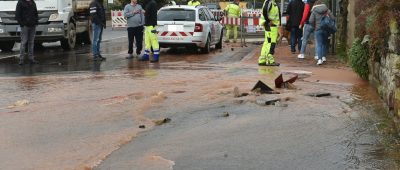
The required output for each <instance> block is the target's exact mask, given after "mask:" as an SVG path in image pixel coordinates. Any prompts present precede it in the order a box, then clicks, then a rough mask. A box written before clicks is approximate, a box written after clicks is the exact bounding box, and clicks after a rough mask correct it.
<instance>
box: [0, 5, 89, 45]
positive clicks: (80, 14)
mask: <svg viewBox="0 0 400 170" xmlns="http://www.w3.org/2000/svg"><path fill="white" fill-rule="evenodd" d="M17 2H18V0H0V49H1V50H2V51H11V50H12V48H13V47H14V43H15V42H19V41H20V34H19V31H20V28H19V25H18V23H17V21H16V20H15V9H16V6H17ZM35 2H36V6H37V9H38V13H39V25H38V26H37V27H36V36H35V45H36V44H41V43H43V42H56V41H61V47H62V48H63V49H65V50H69V49H73V48H75V45H76V44H81V43H85V44H90V43H91V40H92V33H91V32H92V31H91V22H90V19H89V16H90V14H89V5H90V2H91V0H35Z"/></svg>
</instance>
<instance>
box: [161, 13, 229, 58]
mask: <svg viewBox="0 0 400 170" xmlns="http://www.w3.org/2000/svg"><path fill="white" fill-rule="evenodd" d="M219 21H220V19H219V18H216V17H214V15H213V14H212V12H211V11H210V9H208V8H207V7H205V6H196V7H194V6H187V5H174V6H166V7H163V8H161V9H160V10H159V11H158V15H157V25H158V26H157V31H158V42H159V43H160V47H162V48H167V47H187V48H193V47H194V48H196V49H197V48H201V51H202V52H203V53H209V52H210V46H212V45H215V48H217V49H221V48H222V35H223V26H222V25H221V24H220V23H219Z"/></svg>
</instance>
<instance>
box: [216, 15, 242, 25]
mask: <svg viewBox="0 0 400 170" xmlns="http://www.w3.org/2000/svg"><path fill="white" fill-rule="evenodd" d="M240 21H241V19H240V18H231V17H223V18H222V20H221V24H222V25H241V23H240Z"/></svg>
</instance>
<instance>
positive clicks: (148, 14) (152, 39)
mask: <svg viewBox="0 0 400 170" xmlns="http://www.w3.org/2000/svg"><path fill="white" fill-rule="evenodd" d="M145 2H146V3H145V5H144V6H145V8H144V9H145V13H144V35H145V37H144V41H145V50H144V55H143V57H142V58H141V59H140V61H148V60H149V58H150V50H151V49H153V51H154V53H153V59H152V60H151V62H158V60H159V57H160V46H159V44H158V39H157V30H156V26H157V3H156V1H154V0H148V1H147V0H146V1H145Z"/></svg>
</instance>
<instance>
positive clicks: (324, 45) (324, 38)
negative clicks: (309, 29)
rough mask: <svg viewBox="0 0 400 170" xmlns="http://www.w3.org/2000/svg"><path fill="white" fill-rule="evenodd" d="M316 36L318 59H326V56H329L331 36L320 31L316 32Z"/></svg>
mask: <svg viewBox="0 0 400 170" xmlns="http://www.w3.org/2000/svg"><path fill="white" fill-rule="evenodd" d="M315 35H316V36H317V52H318V59H322V57H326V54H328V43H329V40H328V38H329V34H328V33H327V32H326V31H323V30H321V29H319V30H317V31H315Z"/></svg>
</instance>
